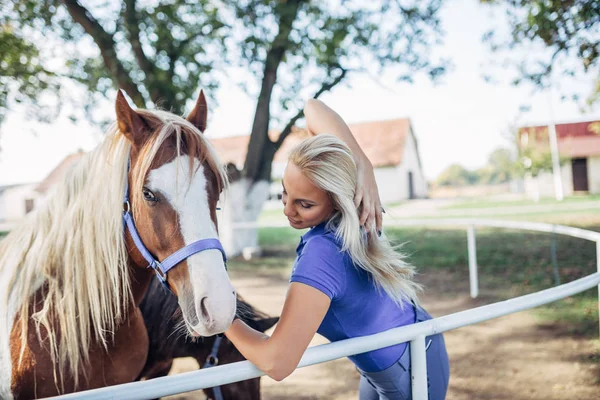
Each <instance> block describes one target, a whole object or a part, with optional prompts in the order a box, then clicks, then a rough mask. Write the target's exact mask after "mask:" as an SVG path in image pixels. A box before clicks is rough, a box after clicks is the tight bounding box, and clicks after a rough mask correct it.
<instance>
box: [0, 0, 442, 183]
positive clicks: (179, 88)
mask: <svg viewBox="0 0 600 400" xmlns="http://www.w3.org/2000/svg"><path fill="white" fill-rule="evenodd" d="M441 1H442V0H426V1H421V0H407V1H402V2H390V1H388V0H378V1H372V2H367V3H365V2H363V1H358V0H354V1H344V2H342V3H341V5H340V4H333V3H332V2H319V1H307V0H288V1H272V0H242V1H237V0H236V1H221V2H214V1H211V0H200V1H187V0H170V1H153V2H141V1H137V0H124V1H122V2H104V1H101V0H90V1H87V2H85V3H83V2H79V1H77V0H61V1H58V0H48V1H42V0H15V1H12V2H10V3H8V4H7V5H4V6H2V7H1V8H0V19H2V20H11V21H14V29H15V32H18V33H19V35H22V36H23V37H26V36H27V37H29V36H28V35H33V36H36V37H38V38H48V40H49V41H50V43H52V44H55V43H56V44H60V49H59V51H58V54H55V60H57V59H59V60H64V59H66V60H67V61H66V63H65V65H64V66H63V65H61V66H60V67H59V68H58V69H60V70H61V76H63V77H64V78H65V79H70V80H72V81H76V82H78V83H79V84H81V85H83V86H84V87H85V88H86V89H87V90H88V92H89V93H90V95H89V96H88V98H87V100H86V101H85V104H83V106H84V108H85V110H87V111H88V112H89V113H88V115H89V114H91V112H92V111H93V110H94V105H95V104H96V102H97V100H98V98H97V96H96V94H100V95H103V96H109V97H112V96H113V95H114V90H115V89H117V88H121V89H124V90H125V91H126V92H127V93H128V94H129V96H130V97H131V98H132V100H133V101H134V102H135V103H136V105H137V106H139V107H151V106H154V105H158V106H161V107H162V108H164V109H167V110H171V111H173V112H175V113H178V114H181V113H183V112H184V111H185V109H186V101H189V100H191V99H193V98H194V95H195V94H196V92H197V90H198V88H199V87H203V88H204V89H206V90H207V93H208V95H209V96H211V95H214V90H211V89H214V88H215V87H216V86H217V85H218V84H219V82H222V81H225V80H226V81H228V82H234V83H236V84H238V85H240V86H241V87H243V88H244V89H245V90H246V91H247V92H248V94H249V95H250V96H251V97H255V98H257V99H258V101H257V106H256V113H255V120H254V123H253V126H252V137H251V140H250V144H249V152H248V154H251V156H252V157H249V159H248V160H247V163H246V165H245V170H246V172H245V174H246V176H247V177H249V178H251V179H252V180H260V179H269V177H270V166H271V162H272V159H273V155H274V153H275V150H276V149H277V148H278V147H279V146H280V145H281V142H282V141H283V140H284V139H285V137H286V136H287V134H288V133H289V132H290V130H291V126H293V124H294V123H295V122H296V121H297V120H298V119H299V118H301V117H302V115H303V114H302V106H303V104H302V100H303V99H305V98H307V97H318V96H319V95H321V94H322V93H323V92H325V91H328V90H331V89H332V88H333V87H334V86H335V85H337V84H339V83H340V82H342V81H343V80H344V79H345V78H346V76H347V74H348V73H351V72H363V73H368V74H370V75H371V76H372V77H374V78H375V79H377V78H376V77H377V76H378V75H379V74H380V73H381V72H382V71H383V69H384V68H386V67H390V66H394V71H396V72H397V78H398V79H399V80H404V81H411V80H412V79H413V78H414V77H415V75H416V74H417V73H425V74H426V75H427V76H428V77H429V78H431V79H432V80H434V79H437V78H439V77H440V76H441V75H442V74H443V73H444V71H445V66H446V61H445V60H439V59H434V57H433V56H432V53H431V48H432V47H433V46H435V45H436V44H438V43H439V42H440V39H441V36H442V31H441V27H440V23H439V19H438V11H439V9H440V7H441ZM240 72H241V73H240ZM248 73H250V75H249V74H248ZM252 75H253V76H254V79H253V80H252V79H248V76H252ZM272 105H273V106H272ZM77 106H79V107H81V105H80V104H78V105H77ZM272 120H275V121H276V122H278V123H279V124H283V123H286V121H287V123H286V125H284V126H285V128H284V129H283V130H282V131H283V133H282V135H281V137H280V138H279V139H278V140H277V142H271V140H270V139H269V138H268V131H269V129H270V127H269V122H270V121H272ZM249 128H250V127H249Z"/></svg>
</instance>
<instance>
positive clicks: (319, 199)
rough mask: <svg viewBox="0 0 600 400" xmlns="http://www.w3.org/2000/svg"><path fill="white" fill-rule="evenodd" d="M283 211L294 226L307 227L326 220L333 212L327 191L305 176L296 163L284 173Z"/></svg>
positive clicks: (289, 166) (298, 227) (290, 164)
mask: <svg viewBox="0 0 600 400" xmlns="http://www.w3.org/2000/svg"><path fill="white" fill-rule="evenodd" d="M282 200H283V205H284V209H283V213H284V214H285V216H286V217H287V218H288V221H289V222H290V225H291V226H292V228H296V229H305V228H310V227H311V226H316V225H319V224H320V223H321V222H323V221H326V220H327V219H328V218H329V217H330V216H331V214H332V213H333V203H332V202H331V199H330V198H329V196H328V195H327V193H326V192H325V191H324V190H322V189H320V188H318V187H317V186H316V185H315V184H314V183H312V181H311V180H310V179H308V178H307V177H305V176H304V175H303V174H302V171H300V168H298V167H297V166H296V165H295V164H294V163H291V162H290V163H288V165H287V167H286V169H285V172H284V173H283V197H282Z"/></svg>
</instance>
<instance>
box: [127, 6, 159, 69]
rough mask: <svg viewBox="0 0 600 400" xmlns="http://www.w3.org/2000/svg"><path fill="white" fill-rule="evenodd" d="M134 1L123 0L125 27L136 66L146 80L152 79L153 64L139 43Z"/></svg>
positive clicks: (138, 28)
mask: <svg viewBox="0 0 600 400" xmlns="http://www.w3.org/2000/svg"><path fill="white" fill-rule="evenodd" d="M135 3H136V0H125V13H124V14H125V27H126V28H127V32H128V33H129V43H131V48H132V49H133V54H134V56H135V59H136V61H137V63H138V66H139V67H140V69H141V70H142V71H144V74H145V75H146V79H152V77H153V74H154V64H152V62H150V60H149V59H148V57H146V53H144V49H143V48H142V43H141V41H140V26H139V25H138V15H137V12H136V10H135Z"/></svg>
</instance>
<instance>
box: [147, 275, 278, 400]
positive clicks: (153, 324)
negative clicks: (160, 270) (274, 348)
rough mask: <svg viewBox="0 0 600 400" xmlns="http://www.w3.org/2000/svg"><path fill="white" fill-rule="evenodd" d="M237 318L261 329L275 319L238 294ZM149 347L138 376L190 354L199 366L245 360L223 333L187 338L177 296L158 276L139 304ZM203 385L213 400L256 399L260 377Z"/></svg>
mask: <svg viewBox="0 0 600 400" xmlns="http://www.w3.org/2000/svg"><path fill="white" fill-rule="evenodd" d="M237 308H238V316H239V318H240V319H241V320H242V321H244V322H245V323H246V324H248V325H249V326H250V327H252V328H254V329H256V330H258V331H260V332H264V331H266V330H267V329H269V328H271V327H272V326H273V325H275V324H276V323H277V322H278V321H279V317H268V316H267V315H265V314H264V313H262V312H260V311H258V310H256V309H255V308H254V307H252V306H251V305H250V304H249V303H247V302H246V301H244V300H243V299H242V298H241V297H239V296H238V298H237ZM140 310H141V312H142V316H143V317H144V322H145V325H146V329H147V330H148V338H149V340H150V347H149V350H148V358H147V360H146V365H144V368H143V370H142V372H141V373H140V376H139V377H138V380H142V379H153V378H158V377H161V376H165V375H167V374H168V373H169V371H170V370H171V366H172V365H173V359H175V358H179V357H193V358H194V359H196V361H197V362H198V365H199V366H200V367H201V368H206V367H211V366H215V365H217V364H218V365H222V364H229V363H233V362H237V361H243V360H245V358H244V356H242V354H241V353H240V352H239V351H238V350H237V349H236V348H235V346H234V345H233V343H231V342H230V341H229V340H228V339H227V338H226V337H224V336H212V337H207V338H190V337H189V336H188V335H187V334H186V332H185V330H184V331H183V332H181V330H182V329H181V327H182V320H181V310H180V308H179V305H178V304H177V298H176V297H175V296H173V294H172V293H170V292H169V291H166V290H165V289H164V288H163V287H162V285H161V284H160V282H159V281H158V279H153V280H152V282H151V283H150V287H149V288H148V291H147V292H146V295H145V297H144V299H143V300H142V302H141V304H140ZM216 390H217V391H219V392H220V394H221V395H220V396H218V395H217V394H216V393H215V391H214V389H213V388H208V389H204V393H205V394H206V396H207V398H209V399H215V400H219V399H222V400H260V378H255V379H248V380H245V381H241V382H236V383H231V384H228V385H223V386H221V387H219V388H217V389H216Z"/></svg>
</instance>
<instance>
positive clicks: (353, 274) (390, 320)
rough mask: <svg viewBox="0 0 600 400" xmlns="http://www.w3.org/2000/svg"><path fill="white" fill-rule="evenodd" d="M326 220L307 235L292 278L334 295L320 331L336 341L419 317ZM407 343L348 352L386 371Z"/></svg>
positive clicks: (364, 366) (369, 367)
mask: <svg viewBox="0 0 600 400" xmlns="http://www.w3.org/2000/svg"><path fill="white" fill-rule="evenodd" d="M325 225H326V223H322V224H320V225H318V226H315V227H314V228H312V229H311V230H310V231H308V232H307V233H306V234H304V236H302V238H301V239H300V244H299V245H298V248H297V249H296V253H297V254H298V258H296V262H295V263H294V267H293V269H292V275H291V277H290V282H300V283H304V284H306V285H309V286H312V287H314V288H315V289H318V290H320V291H321V292H323V293H325V294H326V295H327V297H329V298H330V299H331V305H330V306H329V310H327V314H326V315H325V318H324V319H323V322H321V326H319V329H318V330H317V332H318V333H319V334H320V335H323V336H324V337H325V338H327V339H328V340H329V341H331V342H335V341H338V340H342V339H348V338H352V337H357V336H366V335H371V334H374V333H379V332H382V331H385V330H388V329H392V328H396V327H399V326H404V325H409V324H412V323H414V321H415V311H414V308H413V306H412V304H410V303H406V304H404V308H403V309H401V308H400V307H399V306H398V305H397V304H396V303H394V301H393V300H392V299H391V298H390V297H389V296H388V295H387V294H386V292H385V291H384V290H383V289H381V290H377V288H376V286H375V284H374V282H373V281H372V278H371V275H370V274H369V273H368V272H366V271H364V270H363V269H361V268H359V267H355V266H354V264H353V262H352V259H351V258H350V256H349V255H348V254H347V253H345V252H342V251H341V248H342V246H341V243H340V242H339V241H338V240H337V239H336V237H335V233H334V232H332V231H327V230H326V229H325ZM406 346H407V344H406V343H402V344H398V345H395V346H390V347H385V348H383V349H379V350H374V351H370V352H367V353H362V354H357V355H354V356H350V357H349V358H350V360H351V361H352V362H353V363H354V364H355V365H356V366H357V367H358V368H360V369H361V370H363V371H366V372H377V371H382V370H384V369H386V368H388V367H389V366H391V365H392V364H393V363H395V362H396V361H398V359H399V358H400V356H402V353H403V352H404V349H405V348H406Z"/></svg>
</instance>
